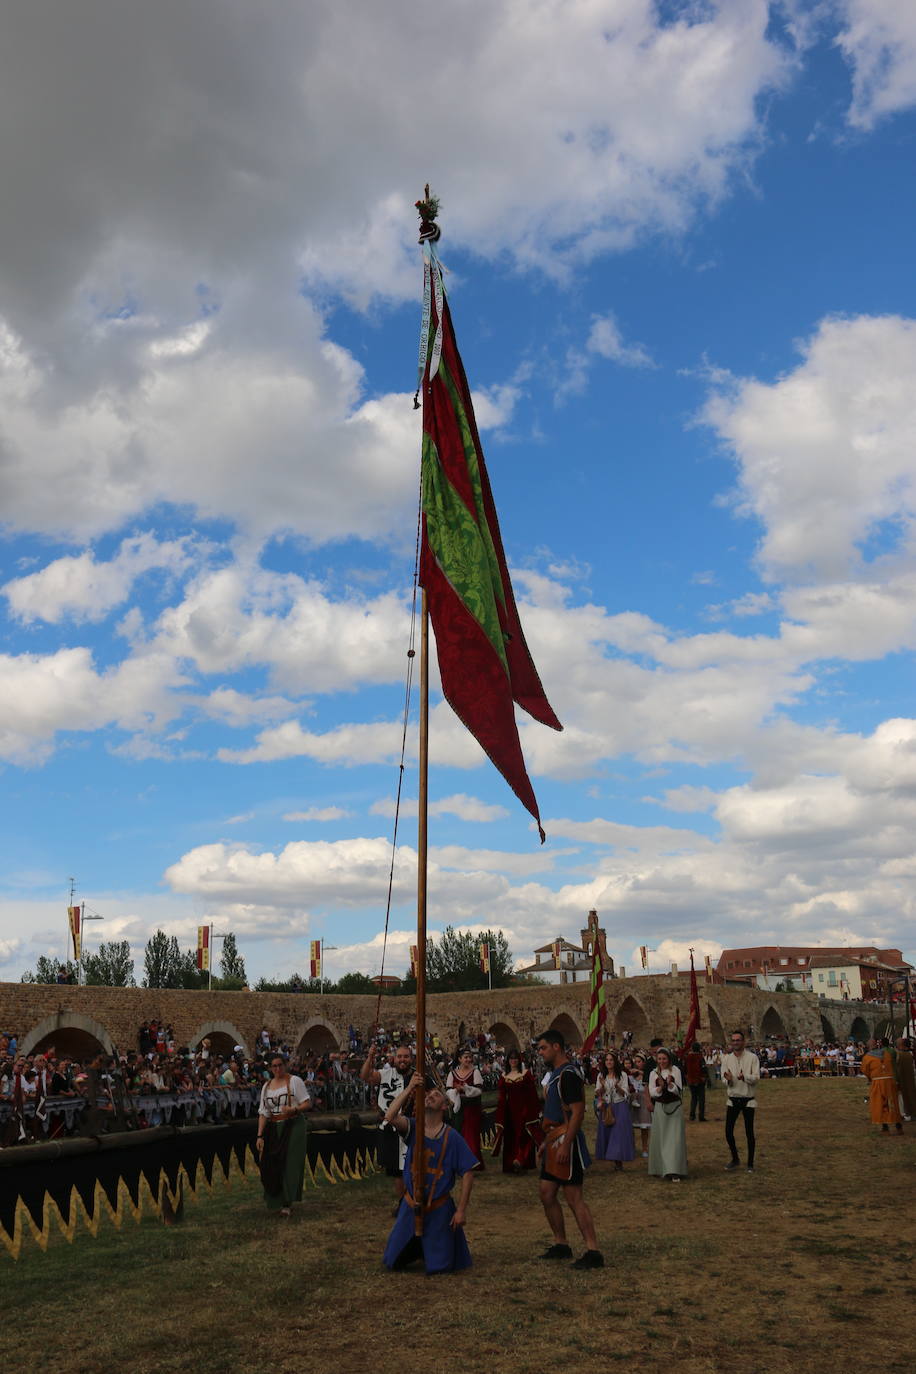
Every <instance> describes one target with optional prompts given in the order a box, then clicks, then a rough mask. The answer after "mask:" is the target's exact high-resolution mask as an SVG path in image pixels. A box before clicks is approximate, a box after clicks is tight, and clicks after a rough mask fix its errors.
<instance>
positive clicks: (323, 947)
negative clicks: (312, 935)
mask: <svg viewBox="0 0 916 1374" xmlns="http://www.w3.org/2000/svg"><path fill="white" fill-rule="evenodd" d="M338 948H339V946H338V945H326V944H325V942H324V940H322V942H321V995H322V996H324V983H325V978H324V956H325V955H326V954H327V952H328V950H329V949H338Z"/></svg>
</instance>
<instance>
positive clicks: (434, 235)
mask: <svg viewBox="0 0 916 1374" xmlns="http://www.w3.org/2000/svg"><path fill="white" fill-rule="evenodd" d="M417 210H418V212H419V215H420V243H421V245H422V248H423V254H424V272H423V322H422V326H421V334H420V358H419V367H418V372H419V385H418V388H417V395H418V396H419V394H420V392H422V394H423V452H422V463H421V506H422V531H421V545H420V585H421V586H422V588H423V590H424V593H425V597H426V604H427V609H428V613H429V618H430V620H431V621H432V626H433V631H434V633H435V636H436V653H437V655H438V659H439V675H440V678H441V681H442V694H443V696H444V697H445V699H446V701H448V703H449V705H450V706H451V707H452V710H453V711H454V712H455V714H456V715H457V716H458V718H459V719H460V720H461V721H462V722H463V723H464V725H465V726H466V727H467V729H468V730H470V732H471V734H472V735H473V736H474V738H475V739H476V740H477V742H478V744H479V745H480V746H481V748H482V749H483V750H484V752H485V753H486V754H487V755H488V756H489V758H490V759H491V760H492V762H493V763H494V764H495V766H496V767H497V768H498V769H499V771H500V772H501V773H502V775H503V777H504V778H505V779H506V782H507V783H508V784H509V786H510V787H511V788H512V790H513V791H514V792H515V794H516V796H517V797H518V799H519V801H520V802H521V803H522V805H523V806H524V807H526V808H527V810H528V811H530V813H531V815H532V816H533V817H534V819H535V821H536V822H537V827H538V833H539V835H540V837H541V843H542V844H543V842H544V838H545V836H544V830H543V827H542V825H541V818H540V813H539V811H538V804H537V800H536V798H535V795H534V789H533V788H532V786H531V780H530V778H529V777H528V772H527V770H526V768H525V760H524V757H523V755H522V746H521V742H520V740H519V735H518V726H517V724H516V720H515V706H516V705H518V706H520V707H521V708H522V710H524V711H527V712H528V714H529V715H530V716H533V718H534V719H535V720H538V721H540V722H541V723H542V724H544V725H549V726H550V727H551V729H553V730H562V728H563V727H562V725H561V724H560V722H559V720H558V719H557V717H556V715H555V714H554V711H553V708H552V706H551V705H550V702H549V701H548V700H547V697H546V695H545V693H544V688H543V686H542V685H541V680H540V678H539V677H538V673H537V669H536V668H535V666H534V662H533V660H532V658H531V654H530V653H529V651H528V645H527V644H526V642H525V635H524V632H523V630H522V625H521V621H520V619H519V614H518V608H517V607H516V604H515V596H514V594H513V591H512V583H511V581H510V578H509V569H508V566H507V564H506V555H505V552H504V550H503V543H502V537H501V535H500V532H499V522H498V520H497V516H496V507H495V505H494V503H493V494H492V491H491V490H490V480H489V477H488V476H487V469H486V464H485V462H484V457H483V449H482V448H481V444H480V436H479V434H478V432H477V422H476V421H475V419H474V408H473V405H472V403H471V391H470V387H469V386H468V381H467V377H466V376H465V371H464V366H463V364H462V362H461V357H460V355H459V353H458V345H457V343H456V341H455V334H454V330H453V328H452V320H451V315H450V313H449V307H448V301H447V300H446V296H445V286H444V283H443V277H442V264H441V263H440V261H439V257H438V254H437V252H436V241H437V240H438V238H439V236H440V232H441V231H440V229H439V226H438V224H436V216H437V215H438V213H439V201H438V198H437V197H436V196H431V195H430V193H429V187H428V186H427V187H426V192H425V197H424V199H423V200H419V201H417ZM415 403H416V398H415Z"/></svg>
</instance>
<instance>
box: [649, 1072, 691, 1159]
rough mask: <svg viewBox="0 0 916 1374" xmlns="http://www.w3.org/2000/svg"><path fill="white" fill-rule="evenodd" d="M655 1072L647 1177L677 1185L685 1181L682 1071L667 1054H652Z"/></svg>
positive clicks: (651, 1078) (685, 1148)
mask: <svg viewBox="0 0 916 1374" xmlns="http://www.w3.org/2000/svg"><path fill="white" fill-rule="evenodd" d="M655 1060H656V1063H655V1068H654V1069H653V1070H652V1072H651V1073H650V1075H649V1093H650V1095H651V1097H652V1101H653V1103H654V1104H655V1106H654V1110H653V1113H652V1138H651V1143H650V1145H649V1173H650V1174H654V1175H655V1177H656V1178H669V1179H670V1180H671V1182H672V1183H680V1181H681V1179H682V1178H686V1177H687V1130H686V1127H685V1125H684V1106H683V1103H682V1101H681V1094H682V1092H683V1089H684V1082H683V1079H682V1077H681V1071H680V1069H679V1068H678V1067H677V1065H676V1064H674V1063H672V1059H671V1053H670V1051H669V1050H666V1049H664V1048H661V1047H659V1048H658V1049H657V1050H656V1051H655Z"/></svg>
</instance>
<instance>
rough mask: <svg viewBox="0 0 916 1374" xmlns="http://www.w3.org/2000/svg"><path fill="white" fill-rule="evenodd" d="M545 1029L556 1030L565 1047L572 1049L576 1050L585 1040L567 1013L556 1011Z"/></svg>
mask: <svg viewBox="0 0 916 1374" xmlns="http://www.w3.org/2000/svg"><path fill="white" fill-rule="evenodd" d="M547 1029H548V1030H558V1031H559V1032H560V1034H561V1035H562V1036H563V1038H564V1040H565V1041H566V1043H567V1045H569V1046H571V1047H572V1048H577V1047H578V1046H579V1045H581V1044H582V1041H583V1040H584V1039H585V1037H584V1035H583V1034H582V1032H581V1030H580V1029H579V1027H578V1025H577V1024H576V1022H575V1020H574V1018H573V1017H572V1016H570V1014H569V1012H568V1011H558V1012H557V1014H556V1016H555V1017H554V1018H553V1020H552V1021H551V1023H550V1025H549V1026H548V1028H547Z"/></svg>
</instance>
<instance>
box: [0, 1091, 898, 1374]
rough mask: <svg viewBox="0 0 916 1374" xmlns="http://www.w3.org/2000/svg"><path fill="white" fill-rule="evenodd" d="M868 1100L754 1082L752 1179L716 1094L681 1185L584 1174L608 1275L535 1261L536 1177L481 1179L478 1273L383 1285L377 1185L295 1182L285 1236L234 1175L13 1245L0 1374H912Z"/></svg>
mask: <svg viewBox="0 0 916 1374" xmlns="http://www.w3.org/2000/svg"><path fill="white" fill-rule="evenodd" d="M864 1095H865V1094H864V1086H863V1083H862V1080H861V1079H860V1080H838V1081H828V1080H800V1081H791V1082H784V1083H764V1084H762V1085H761V1090H760V1095H759V1099H758V1101H759V1108H758V1117H759V1126H758V1137H759V1141H758V1170H757V1172H756V1173H755V1174H747V1173H746V1172H745V1171H744V1170H743V1169H742V1170H741V1171H740V1172H738V1173H733V1174H726V1173H724V1172H723V1165H724V1164H725V1162H726V1160H727V1151H726V1149H725V1146H724V1142H723V1138H722V1129H723V1127H722V1118H723V1115H724V1105H723V1094H722V1092H721V1091H718V1092H715V1093H712V1094H711V1095H710V1110H711V1117H712V1119H711V1120H710V1121H709V1122H708V1123H706V1124H702V1125H701V1124H699V1123H697V1124H695V1125H688V1138H687V1139H688V1152H689V1157H690V1167H691V1177H690V1179H689V1180H688V1181H686V1182H684V1183H682V1184H680V1185H679V1186H672V1185H671V1184H666V1183H664V1182H662V1181H661V1180H658V1179H650V1178H648V1177H647V1176H646V1173H645V1162H644V1161H642V1160H638V1161H636V1163H634V1164H631V1165H627V1166H626V1169H625V1171H624V1172H623V1173H622V1174H619V1173H617V1174H615V1173H614V1172H613V1167H612V1166H611V1165H596V1166H595V1167H594V1168H593V1169H592V1170H591V1172H590V1174H589V1176H588V1180H587V1185H586V1193H587V1196H588V1199H589V1201H590V1204H591V1206H592V1209H593V1212H594V1214H595V1218H596V1222H597V1225H598V1234H599V1242H600V1244H601V1246H602V1249H603V1250H604V1254H605V1258H606V1263H607V1268H606V1269H604V1270H603V1271H594V1272H591V1273H585V1274H579V1273H575V1272H573V1271H572V1270H570V1269H569V1267H568V1266H567V1265H565V1264H563V1265H556V1264H552V1263H544V1262H538V1261H537V1260H536V1258H535V1256H536V1255H537V1253H538V1251H539V1250H540V1249H541V1248H542V1247H543V1245H544V1244H545V1243H546V1242H547V1241H548V1240H549V1235H548V1232H547V1230H546V1227H545V1224H544V1221H543V1216H542V1214H541V1211H540V1208H539V1205H538V1202H537V1185H536V1182H535V1180H534V1178H533V1177H531V1176H528V1177H522V1178H513V1177H505V1176H503V1174H502V1173H501V1172H497V1169H496V1168H488V1170H487V1172H486V1173H485V1174H484V1175H483V1176H481V1177H479V1178H478V1179H477V1181H476V1183H475V1188H474V1196H473V1198H472V1203H471V1209H470V1213H469V1218H468V1238H469V1241H470V1244H471V1250H472V1252H473V1255H474V1267H473V1268H472V1269H470V1270H468V1271H467V1272H466V1273H463V1274H460V1275H457V1276H454V1277H451V1276H450V1277H445V1278H436V1279H431V1280H429V1279H425V1278H424V1277H423V1276H422V1275H421V1274H414V1273H412V1272H409V1273H404V1274H389V1273H387V1272H386V1271H385V1270H383V1269H382V1267H381V1263H380V1256H381V1252H382V1248H383V1246H384V1242H385V1238H386V1235H387V1232H388V1229H389V1226H390V1224H391V1218H390V1204H391V1185H390V1182H389V1181H388V1180H387V1179H385V1178H383V1177H380V1176H374V1177H372V1178H369V1179H367V1180H364V1181H362V1182H357V1183H346V1184H338V1185H337V1186H329V1185H324V1186H322V1187H320V1188H317V1189H310V1190H309V1191H308V1192H307V1193H306V1196H305V1201H304V1202H303V1203H302V1205H301V1206H300V1207H298V1208H297V1209H296V1212H297V1214H296V1215H294V1217H293V1218H292V1219H291V1220H289V1221H283V1220H281V1219H279V1218H278V1217H276V1216H274V1215H272V1216H268V1215H267V1213H266V1212H265V1210H264V1208H263V1206H262V1203H261V1198H260V1187H259V1185H258V1184H257V1183H256V1182H253V1181H247V1180H244V1179H242V1178H239V1179H237V1180H234V1181H233V1184H232V1187H231V1188H227V1187H224V1186H223V1185H222V1184H216V1185H215V1186H214V1189H213V1191H212V1193H208V1192H207V1191H206V1190H201V1192H200V1194H199V1200H198V1201H196V1202H195V1201H189V1202H188V1204H187V1206H186V1208H185V1219H184V1221H183V1222H182V1223H180V1224H179V1225H178V1226H175V1227H165V1226H163V1224H162V1223H161V1222H160V1221H159V1220H157V1219H153V1218H150V1219H148V1220H144V1221H143V1222H141V1223H140V1224H139V1225H136V1224H134V1223H132V1222H126V1223H125V1225H124V1226H123V1227H122V1229H121V1230H120V1231H117V1230H115V1229H114V1227H113V1226H112V1225H111V1224H110V1223H109V1222H108V1221H107V1220H106V1221H104V1222H103V1223H102V1225H101V1227H100V1229H99V1233H98V1237H97V1238H96V1239H93V1238H92V1237H90V1236H88V1235H86V1234H81V1235H78V1236H77V1238H76V1240H75V1241H74V1243H73V1244H72V1245H69V1244H68V1243H67V1242H66V1241H65V1240H64V1238H63V1237H61V1236H59V1235H54V1236H52V1239H51V1240H50V1242H49V1245H48V1249H47V1251H46V1252H44V1253H42V1251H40V1250H39V1249H38V1248H37V1246H35V1245H34V1243H33V1242H32V1241H31V1239H29V1240H28V1241H27V1242H26V1243H25V1244H24V1246H23V1250H22V1254H21V1257H20V1259H19V1260H18V1261H13V1260H11V1259H9V1258H8V1257H5V1256H4V1257H3V1259H2V1261H0V1279H2V1292H3V1298H4V1303H3V1307H4V1313H5V1318H4V1321H3V1323H2V1327H0V1357H2V1367H3V1369H4V1370H8V1371H11V1372H12V1371H14V1370H20V1369H21V1370H25V1369H27V1368H29V1369H30V1368H32V1367H38V1368H41V1369H42V1371H44V1374H63V1372H64V1371H66V1374H71V1371H80V1372H81V1374H82V1372H83V1371H85V1374H97V1372H98V1374H101V1372H102V1371H105V1374H108V1371H111V1370H112V1369H117V1368H119V1367H122V1366H124V1367H127V1368H128V1369H129V1370H130V1371H131V1374H153V1371H157V1374H158V1371H162V1372H163V1374H172V1371H175V1374H179V1372H180V1371H193V1372H194V1374H241V1372H242V1371H246V1372H247V1371H250V1372H251V1374H261V1372H262V1371H268V1370H270V1371H325V1370H326V1371H342V1372H343V1374H350V1371H357V1370H366V1371H371V1374H391V1372H393V1371H398V1374H402V1372H405V1371H408V1370H409V1371H413V1370H418V1369H425V1370H428V1371H431V1374H439V1371H445V1370H449V1371H453V1370H454V1371H459V1374H477V1371H486V1374H508V1372H509V1371H519V1374H543V1372H544V1371H546V1370H548V1369H553V1368H557V1369H561V1368H562V1369H564V1370H568V1369H579V1368H581V1369H585V1368H586V1367H589V1368H591V1369H595V1370H597V1369H603V1368H607V1369H615V1368H619V1369H626V1368H627V1367H628V1366H629V1367H631V1368H635V1369H638V1370H642V1371H645V1370H649V1371H654V1370H662V1369H667V1368H669V1367H671V1368H673V1369H676V1370H677V1371H679V1374H707V1372H711V1371H725V1374H732V1371H735V1374H737V1371H739V1370H740V1371H742V1374H784V1372H785V1371H789V1370H792V1371H795V1370H797V1369H798V1366H799V1364H800V1363H803V1364H804V1365H805V1366H807V1368H808V1369H810V1370H811V1371H813V1372H814V1374H820V1371H827V1370H830V1369H832V1368H833V1366H834V1365H838V1366H841V1365H845V1364H846V1363H847V1362H855V1364H856V1365H857V1366H860V1367H863V1366H864V1367H869V1368H881V1369H882V1370H907V1371H910V1370H912V1369H913V1353H912V1351H913V1337H914V1321H913V1318H912V1311H913V1308H914V1298H916V1263H914V1261H916V1234H914V1230H916V1222H914V1208H913V1185H914V1181H916V1124H913V1125H907V1126H906V1127H905V1131H906V1134H905V1136H904V1138H903V1139H902V1140H901V1139H897V1138H895V1137H894V1136H893V1135H891V1136H890V1137H881V1136H879V1135H875V1134H872V1131H873V1130H874V1128H872V1127H870V1126H869V1124H868V1113H867V1109H866V1107H865V1106H864V1105H863V1101H862V1099H863V1097H864ZM741 1132H742V1127H741V1124H740V1122H739V1126H738V1133H739V1134H738V1138H739V1141H740V1140H741ZM497 1167H498V1166H497ZM570 1239H571V1241H573V1244H574V1247H578V1245H579V1238H578V1236H577V1235H575V1233H574V1226H573V1227H572V1228H571V1230H570ZM579 1248H581V1247H579ZM421 1347H422V1349H423V1351H424V1352H425V1353H424V1354H423V1355H422V1357H421V1355H420V1348H421Z"/></svg>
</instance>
